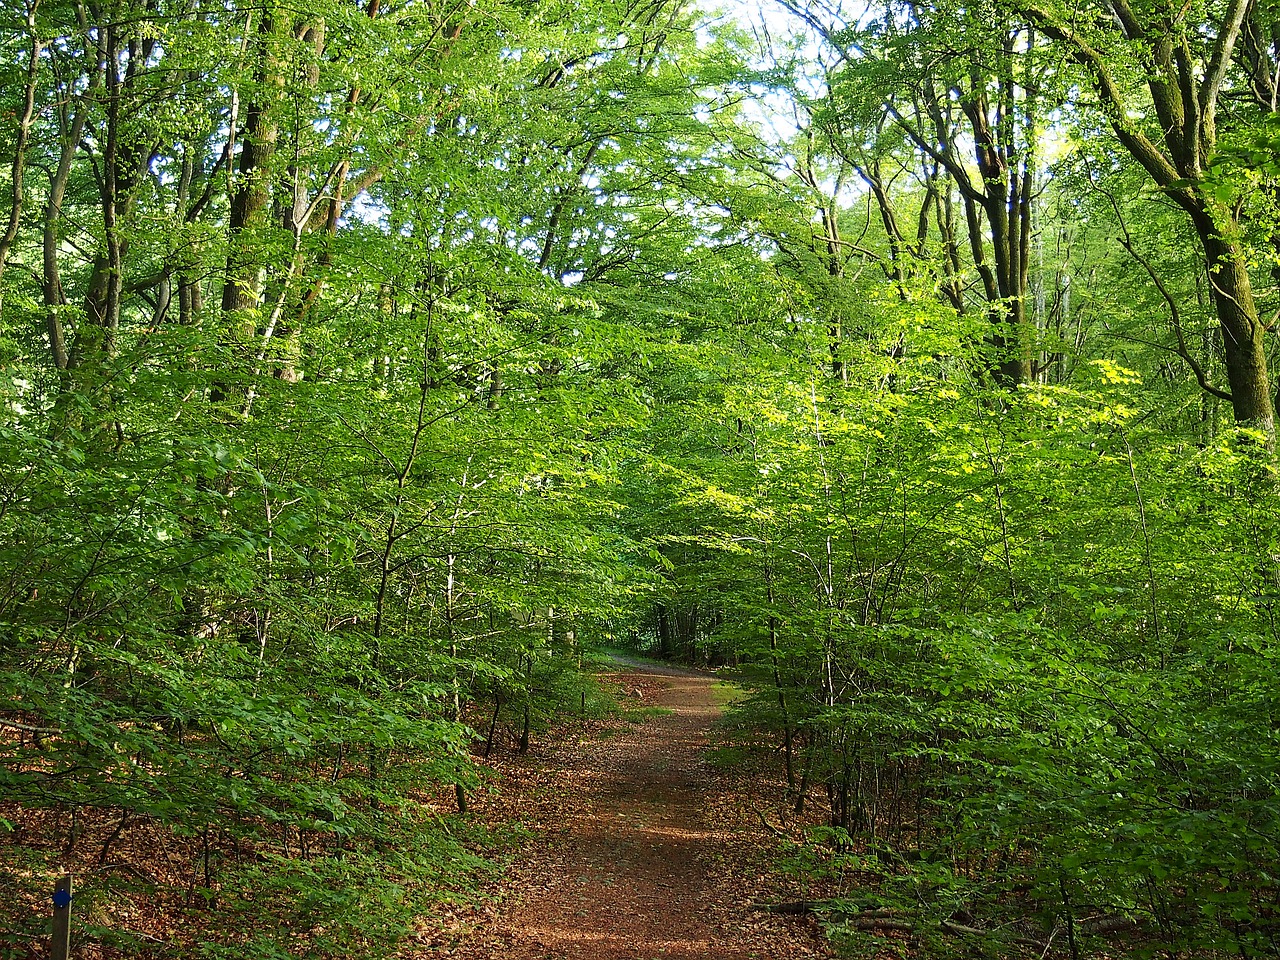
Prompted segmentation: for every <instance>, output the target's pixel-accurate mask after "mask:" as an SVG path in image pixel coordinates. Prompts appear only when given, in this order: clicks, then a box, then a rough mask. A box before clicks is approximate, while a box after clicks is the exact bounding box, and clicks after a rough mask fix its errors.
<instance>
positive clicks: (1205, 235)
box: [1197, 223, 1275, 442]
mask: <svg viewBox="0 0 1280 960" xmlns="http://www.w3.org/2000/svg"><path fill="white" fill-rule="evenodd" d="M1197 228H1198V230H1199V233H1200V242H1201V243H1202V244H1203V245H1204V251H1205V262H1206V264H1207V266H1208V268H1209V281H1210V284H1211V287H1212V298H1213V305H1214V309H1215V310H1216V311H1217V314H1218V323H1219V324H1220V325H1221V327H1222V345H1223V355H1224V358H1225V360H1226V367H1227V380H1228V381H1229V382H1230V384H1231V407H1232V410H1233V412H1234V413H1235V418H1236V422H1238V423H1241V424H1248V425H1249V426H1253V427H1257V428H1258V429H1259V430H1262V431H1264V432H1265V433H1266V434H1267V436H1268V437H1270V438H1272V442H1274V437H1275V402H1274V399H1273V397H1272V395H1271V383H1270V377H1269V376H1268V374H1267V350H1266V339H1265V338H1266V332H1267V331H1266V326H1265V325H1264V324H1263V322H1262V319H1261V318H1260V317H1259V316H1258V307H1257V304H1256V303H1255V302H1254V299H1253V286H1252V284H1251V282H1250V280H1249V271H1248V268H1247V266H1246V264H1245V256H1244V251H1243V250H1241V249H1240V247H1239V245H1238V244H1236V243H1234V242H1232V241H1230V240H1228V239H1226V238H1224V237H1223V236H1222V235H1221V233H1220V232H1219V231H1218V230H1217V229H1216V228H1214V227H1213V225H1212V224H1211V223H1208V224H1206V223H1200V224H1198V225H1197Z"/></svg>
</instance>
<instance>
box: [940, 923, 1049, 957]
mask: <svg viewBox="0 0 1280 960" xmlns="http://www.w3.org/2000/svg"><path fill="white" fill-rule="evenodd" d="M941 927H942V932H943V933H949V934H951V935H952V936H953V937H994V938H995V939H998V940H1005V941H1007V942H1009V943H1016V944H1018V946H1020V947H1031V948H1032V949H1035V950H1042V949H1044V942H1043V941H1041V940H1036V939H1034V938H1033V937H1019V936H1012V937H1010V936H1005V935H1003V934H1001V933H1000V931H998V930H983V929H982V928H981V927H970V926H966V925H965V924H963V923H956V922H955V921H954V920H943V921H942V923H941Z"/></svg>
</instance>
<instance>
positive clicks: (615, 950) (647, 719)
mask: <svg viewBox="0 0 1280 960" xmlns="http://www.w3.org/2000/svg"><path fill="white" fill-rule="evenodd" d="M612 680H613V682H615V683H616V684H618V687H619V694H620V696H621V697H622V698H623V699H624V700H627V701H629V702H630V704H632V705H633V706H643V707H646V708H652V709H649V710H646V711H645V714H646V715H645V716H644V717H643V719H642V720H641V721H639V722H634V723H631V724H621V725H612V726H601V727H597V728H596V729H595V730H589V729H587V728H584V729H583V730H582V731H580V734H581V735H580V737H579V738H578V739H577V740H576V741H570V742H565V741H563V740H561V741H558V742H557V741H556V740H555V739H554V738H553V739H552V740H550V741H548V742H546V743H544V744H542V745H541V746H540V748H538V749H535V750H534V751H533V752H532V753H531V754H530V755H529V756H526V757H524V758H520V759H519V760H518V761H517V760H512V761H510V762H509V763H508V764H507V766H508V768H509V769H506V770H502V771H501V775H500V781H501V782H500V791H501V794H500V795H501V796H503V797H504V798H505V799H503V800H501V801H490V802H494V803H506V804H513V805H514V808H513V809H516V810H523V819H524V820H525V821H526V822H527V823H528V824H529V826H530V827H531V829H532V831H533V837H534V838H533V840H532V841H531V842H530V843H529V844H528V845H527V846H526V847H525V849H524V851H523V853H522V854H521V856H520V857H519V858H518V859H517V861H516V862H515V863H514V864H513V866H512V868H511V870H510V871H509V872H508V874H507V875H506V877H505V879H504V883H503V885H504V887H505V889H506V890H507V891H508V893H507V895H506V897H505V898H504V899H502V900H501V901H500V904H499V906H498V907H497V908H493V907H489V908H487V909H473V910H470V911H468V910H459V911H457V912H456V913H454V914H453V915H452V916H451V917H449V918H446V922H445V923H444V925H443V928H442V925H441V923H440V920H441V918H424V922H423V933H422V935H421V939H420V941H419V947H418V950H419V951H422V952H414V953H412V954H406V956H415V957H417V956H421V957H428V956H440V955H447V956H454V957H460V958H463V960H481V958H484V960H488V958H492V957H496V958H507V960H623V958H626V960H656V958H671V960H692V958H702V960H748V958H805V957H830V956H833V954H832V953H831V952H830V950H829V948H828V946H827V944H826V942H825V940H824V938H823V936H822V933H821V931H820V930H819V929H818V927H817V924H816V923H815V922H814V921H813V920H812V919H811V918H806V917H785V916H778V915H774V914H769V913H764V912H761V911H758V910H753V909H752V903H753V902H754V901H777V900H786V899H794V898H795V897H796V896H797V894H798V891H797V890H795V889H793V887H794V885H795V883H796V882H797V881H794V880H792V879H791V878H789V877H786V876H783V875H780V874H778V873H777V871H776V869H774V868H773V866H772V863H771V854H776V852H777V850H776V848H777V841H776V838H773V837H771V836H769V835H768V834H767V833H765V832H764V831H763V830H762V828H761V825H760V820H759V817H758V815H757V814H756V813H755V807H754V804H759V803H763V802H764V801H762V800H760V799H759V798H758V797H756V798H753V797H752V795H751V794H752V793H753V791H752V790H751V789H750V784H749V783H747V784H745V785H744V783H743V782H742V781H741V778H740V776H735V774H733V773H732V772H725V771H724V770H722V769H720V768H718V767H717V766H715V765H713V764H712V763H711V762H710V760H709V757H708V747H709V738H710V735H711V731H712V724H713V722H714V721H715V719H716V718H717V716H718V715H719V712H720V708H719V706H718V704H717V698H716V695H715V692H714V691H713V683H714V681H713V679H712V678H710V677H706V676H700V675H693V674H685V673H681V672H679V671H673V670H671V669H669V668H665V669H663V668H649V667H631V666H630V665H627V669H625V670H624V671H622V672H620V673H618V674H616V675H614V676H613V677H612ZM744 786H745V787H746V789H745V790H744ZM493 812H494V811H490V813H491V814H492V813H493ZM773 859H776V857H774V858H773ZM799 893H803V891H799ZM448 921H452V922H448ZM428 931H430V932H428ZM424 941H425V942H424ZM423 948H426V949H425V950H423Z"/></svg>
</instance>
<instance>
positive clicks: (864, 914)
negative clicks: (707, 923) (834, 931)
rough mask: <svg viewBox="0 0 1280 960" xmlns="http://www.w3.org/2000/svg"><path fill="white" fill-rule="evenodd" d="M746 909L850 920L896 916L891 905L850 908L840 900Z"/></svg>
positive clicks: (763, 905) (773, 904)
mask: <svg viewBox="0 0 1280 960" xmlns="http://www.w3.org/2000/svg"><path fill="white" fill-rule="evenodd" d="M747 909H748V910H755V911H761V912H764V913H782V914H791V915H799V914H806V913H831V914H836V915H838V916H840V917H844V918H847V919H850V920H884V919H889V918H892V917H896V916H898V911H897V910H895V909H894V908H893V907H873V908H872V909H870V910H851V909H850V908H849V905H848V904H847V903H844V902H842V901H840V900H789V901H786V902H784V903H749V904H747Z"/></svg>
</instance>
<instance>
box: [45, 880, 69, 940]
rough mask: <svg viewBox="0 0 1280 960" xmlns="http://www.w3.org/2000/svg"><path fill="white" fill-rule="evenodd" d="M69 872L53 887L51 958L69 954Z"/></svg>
mask: <svg viewBox="0 0 1280 960" xmlns="http://www.w3.org/2000/svg"><path fill="white" fill-rule="evenodd" d="M71 899H72V885H71V874H69V873H68V874H67V875H66V876H64V877H62V878H61V879H59V880H58V882H57V884H56V885H55V886H54V888H53V944H52V947H53V951H52V953H51V954H50V956H52V957H53V960H68V958H69V957H70V956H71Z"/></svg>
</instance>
